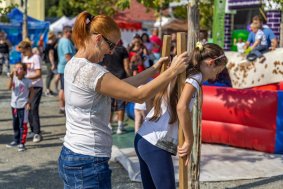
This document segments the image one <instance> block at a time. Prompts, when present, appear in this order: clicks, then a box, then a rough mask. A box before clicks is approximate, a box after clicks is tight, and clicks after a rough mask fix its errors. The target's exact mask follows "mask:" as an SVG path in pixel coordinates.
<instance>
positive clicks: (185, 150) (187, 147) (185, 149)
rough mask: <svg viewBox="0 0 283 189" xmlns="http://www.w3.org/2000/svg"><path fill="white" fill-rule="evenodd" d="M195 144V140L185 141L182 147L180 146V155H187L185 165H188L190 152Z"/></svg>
mask: <svg viewBox="0 0 283 189" xmlns="http://www.w3.org/2000/svg"><path fill="white" fill-rule="evenodd" d="M192 146H193V141H191V142H186V141H185V142H184V143H183V145H182V146H181V147H179V146H178V154H179V156H180V157H186V162H185V166H187V165H188V163H189V160H190V154H191V150H192Z"/></svg>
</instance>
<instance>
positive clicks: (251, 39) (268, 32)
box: [247, 26, 276, 47]
mask: <svg viewBox="0 0 283 189" xmlns="http://www.w3.org/2000/svg"><path fill="white" fill-rule="evenodd" d="M262 31H263V33H264V35H265V37H266V40H267V45H268V47H270V46H271V41H272V40H273V39H276V37H275V35H274V33H273V31H272V30H271V29H270V28H268V27H264V26H263V29H262ZM247 41H248V42H250V43H251V44H253V43H254V42H255V33H254V32H250V34H249V37H248V40H247Z"/></svg>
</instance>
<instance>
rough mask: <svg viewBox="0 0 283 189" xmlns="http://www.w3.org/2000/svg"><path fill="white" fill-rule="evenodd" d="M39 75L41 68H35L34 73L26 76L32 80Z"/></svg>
mask: <svg viewBox="0 0 283 189" xmlns="http://www.w3.org/2000/svg"><path fill="white" fill-rule="evenodd" d="M40 77H41V69H37V70H35V73H34V74H33V75H30V76H28V77H26V78H28V79H31V80H33V79H38V78H40Z"/></svg>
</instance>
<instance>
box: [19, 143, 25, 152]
mask: <svg viewBox="0 0 283 189" xmlns="http://www.w3.org/2000/svg"><path fill="white" fill-rule="evenodd" d="M25 150H26V147H25V145H24V144H19V146H18V152H23V151H25Z"/></svg>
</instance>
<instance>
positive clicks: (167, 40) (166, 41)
mask: <svg viewBox="0 0 283 189" xmlns="http://www.w3.org/2000/svg"><path fill="white" fill-rule="evenodd" d="M170 50H171V35H164V36H163V43H162V51H161V57H166V56H167V57H168V61H166V62H165V63H163V65H162V67H161V73H162V72H164V71H165V70H166V69H167V68H168V64H169V62H170Z"/></svg>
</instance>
